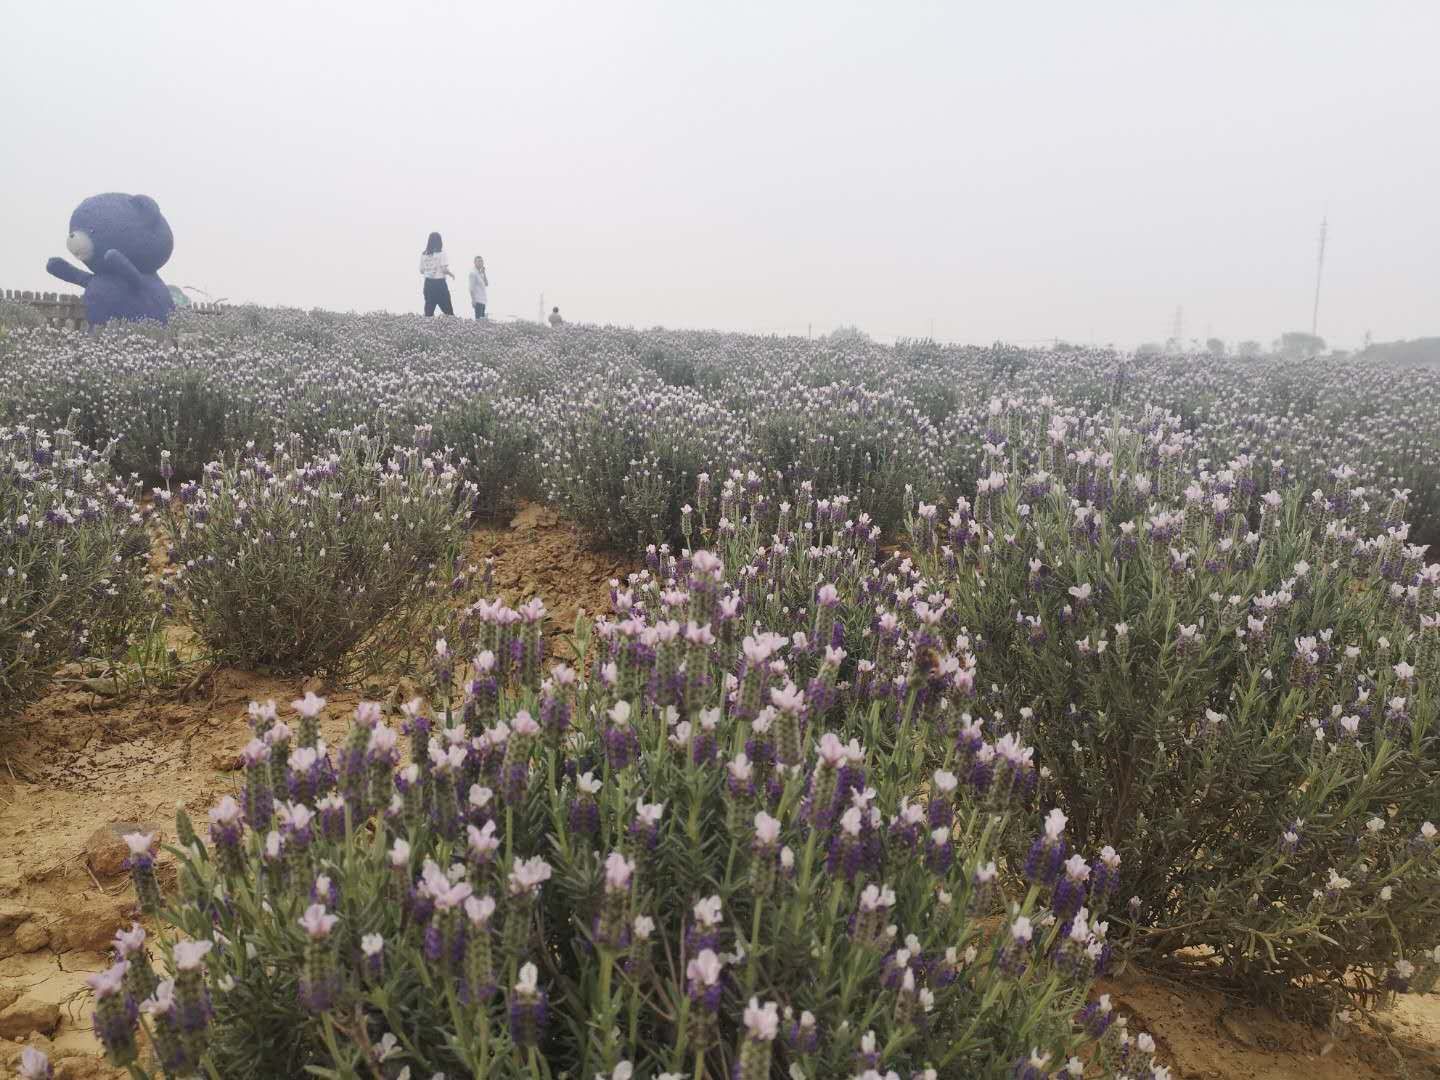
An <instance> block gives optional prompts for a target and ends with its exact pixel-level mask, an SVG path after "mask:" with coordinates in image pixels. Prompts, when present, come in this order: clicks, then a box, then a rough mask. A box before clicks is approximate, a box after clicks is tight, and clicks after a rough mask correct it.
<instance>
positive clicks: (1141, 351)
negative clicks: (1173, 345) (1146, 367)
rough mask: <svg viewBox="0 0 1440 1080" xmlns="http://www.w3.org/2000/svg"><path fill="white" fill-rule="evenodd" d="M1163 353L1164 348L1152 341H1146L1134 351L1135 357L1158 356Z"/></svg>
mask: <svg viewBox="0 0 1440 1080" xmlns="http://www.w3.org/2000/svg"><path fill="white" fill-rule="evenodd" d="M1164 351H1165V346H1163V345H1160V344H1159V343H1157V342H1154V341H1147V342H1145V344H1143V345H1141V346H1140V347H1139V348H1138V349H1136V350H1135V355H1136V356H1159V355H1160V354H1161V353H1163V352H1164Z"/></svg>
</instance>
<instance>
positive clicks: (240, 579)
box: [158, 430, 466, 677]
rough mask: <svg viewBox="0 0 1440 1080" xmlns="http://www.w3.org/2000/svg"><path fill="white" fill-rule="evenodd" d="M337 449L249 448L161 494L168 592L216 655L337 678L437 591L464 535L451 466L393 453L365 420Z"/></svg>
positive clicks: (384, 642) (384, 647)
mask: <svg viewBox="0 0 1440 1080" xmlns="http://www.w3.org/2000/svg"><path fill="white" fill-rule="evenodd" d="M335 446H336V448H335V450H334V451H333V452H331V453H330V454H329V455H328V457H324V458H319V459H316V460H313V461H309V462H303V461H302V460H301V459H300V457H299V454H298V452H295V451H292V450H289V449H281V450H279V451H277V454H276V455H275V456H274V457H273V458H269V459H267V458H265V457H263V456H260V455H257V454H255V453H254V452H253V447H252V448H251V451H250V453H249V454H248V455H247V456H245V457H241V458H238V459H236V460H234V461H233V462H231V463H230V464H229V465H228V466H222V465H219V464H212V465H210V466H207V468H206V470H205V476H204V478H203V479H202V480H201V481H200V482H198V483H194V482H187V483H184V484H181V485H179V487H178V488H177V489H176V490H175V491H173V492H172V491H171V490H169V489H168V488H167V489H166V490H165V491H163V492H160V493H158V495H159V500H160V503H161V505H162V507H163V508H164V509H165V511H166V512H165V513H162V514H161V515H160V519H161V521H162V522H163V523H164V524H165V526H166V529H167V534H168V537H169V542H170V561H171V564H172V566H173V567H174V573H173V574H172V575H171V576H170V577H168V578H167V579H166V581H165V588H166V592H167V595H168V596H169V597H170V598H172V599H173V601H174V604H173V606H174V607H175V609H176V611H177V613H178V614H179V616H180V617H181V618H182V619H183V620H184V621H185V622H186V623H188V624H189V625H190V626H191V627H192V628H193V629H194V631H195V633H196V634H197V636H198V637H199V639H200V640H201V641H202V642H203V643H204V644H205V646H206V647H207V648H208V649H209V650H210V651H211V653H212V654H213V655H214V657H215V658H216V659H219V660H221V661H224V662H226V663H232V664H238V665H243V666H251V667H255V666H259V667H265V668H268V669H272V670H275V671H282V672H321V673H326V674H330V675H336V676H342V677H343V676H346V675H349V674H352V673H354V672H355V671H357V670H360V669H361V668H365V667H367V666H369V665H372V664H373V663H374V662H376V658H377V657H378V656H380V655H383V654H385V653H387V652H388V651H390V650H391V649H392V648H394V647H396V645H397V643H402V644H403V643H404V642H406V641H407V640H409V639H410V635H411V634H412V633H413V632H414V630H415V628H416V627H417V626H424V625H427V623H428V620H429V618H430V617H431V615H430V613H429V612H428V610H427V603H426V602H427V601H428V600H430V599H437V598H441V597H443V595H444V592H445V589H446V587H447V586H448V585H449V583H450V581H451V575H452V573H453V563H454V560H455V558H456V556H457V553H458V551H459V548H460V545H461V543H462V542H463V539H464V523H465V511H464V510H463V509H462V508H460V507H459V506H458V505H457V504H460V503H464V502H465V501H466V500H464V499H457V489H458V488H459V487H460V485H461V482H460V480H459V478H458V475H457V473H456V472H455V470H454V468H453V467H452V466H450V465H449V464H446V463H444V462H443V461H441V460H438V459H436V458H433V457H429V456H426V454H425V453H424V452H423V451H421V450H419V449H415V448H411V449H408V450H406V449H402V450H397V451H396V453H395V455H394V456H393V457H390V458H388V459H387V458H385V456H384V453H383V448H382V444H381V441H380V440H379V439H377V438H375V437H373V436H370V435H367V434H366V433H365V432H364V431H363V430H356V431H351V432H347V433H337V435H336V443H335ZM162 469H163V466H162ZM360 646H364V647H363V648H357V647H360Z"/></svg>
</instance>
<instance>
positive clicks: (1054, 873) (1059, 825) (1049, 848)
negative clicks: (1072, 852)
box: [1024, 809, 1068, 885]
mask: <svg viewBox="0 0 1440 1080" xmlns="http://www.w3.org/2000/svg"><path fill="white" fill-rule="evenodd" d="M1065 822H1066V817H1065V815H1064V814H1063V813H1062V812H1061V811H1060V810H1059V809H1054V810H1051V811H1050V813H1049V814H1048V815H1047V816H1046V818H1045V831H1044V832H1043V833H1042V834H1041V835H1040V836H1039V837H1037V838H1036V840H1035V842H1034V843H1033V844H1031V845H1030V853H1029V854H1028V855H1027V856H1026V857H1025V870H1024V873H1025V880H1026V881H1030V882H1033V883H1034V884H1037V885H1053V884H1055V881H1056V879H1057V878H1058V877H1059V876H1060V871H1061V869H1062V868H1063V867H1064V865H1065V856H1066V853H1067V851H1068V848H1067V846H1066V843H1065V835H1064V834H1065Z"/></svg>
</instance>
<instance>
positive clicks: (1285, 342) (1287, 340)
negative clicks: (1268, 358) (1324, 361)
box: [1275, 330, 1325, 360]
mask: <svg viewBox="0 0 1440 1080" xmlns="http://www.w3.org/2000/svg"><path fill="white" fill-rule="evenodd" d="M1275 351H1276V352H1277V353H1279V354H1280V355H1281V356H1284V357H1287V358H1289V359H1291V360H1298V359H1300V358H1301V357H1305V356H1319V355H1320V354H1321V353H1323V352H1324V351H1325V339H1324V338H1322V337H1320V336H1318V335H1316V334H1307V333H1305V332H1304V331H1303V330H1290V331H1287V332H1286V333H1284V334H1281V335H1280V340H1279V341H1277V342H1275Z"/></svg>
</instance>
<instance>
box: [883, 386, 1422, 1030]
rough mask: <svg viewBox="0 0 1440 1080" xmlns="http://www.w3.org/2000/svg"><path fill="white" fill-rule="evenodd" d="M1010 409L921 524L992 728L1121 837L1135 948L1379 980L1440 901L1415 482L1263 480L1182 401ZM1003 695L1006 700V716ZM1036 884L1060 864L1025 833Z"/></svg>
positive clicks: (1342, 986) (1195, 962)
mask: <svg viewBox="0 0 1440 1080" xmlns="http://www.w3.org/2000/svg"><path fill="white" fill-rule="evenodd" d="M1040 423H1041V424H1042V425H1043V426H1042V428H1041V430H1043V431H1044V432H1045V435H1044V437H1043V438H1040V437H1037V436H1036V435H1035V434H1034V433H1033V432H1032V431H1029V430H1028V428H1027V424H1028V422H1027V421H1025V420H1023V419H1022V418H1021V417H1019V416H1017V415H1009V414H1007V413H1004V412H1002V413H1000V414H998V415H997V416H996V417H995V418H994V421H993V425H992V427H993V429H994V430H993V432H992V437H993V441H992V442H987V448H986V459H987V463H988V469H987V470H986V472H985V476H984V479H982V480H981V481H980V482H979V483H978V484H977V487H976V491H975V494H974V498H973V500H972V499H962V500H959V501H958V502H957V503H956V505H955V506H954V507H953V509H949V510H941V509H940V508H938V507H936V506H934V505H925V504H919V505H917V506H916V508H915V511H914V514H913V517H912V521H911V529H910V535H911V543H912V546H913V548H914V550H915V551H916V553H917V555H918V556H919V562H920V566H921V568H922V569H923V570H924V572H925V573H926V576H927V577H928V578H929V579H930V581H931V582H933V583H934V585H935V586H936V587H937V588H938V589H939V590H940V591H941V592H943V597H944V600H943V605H942V606H943V607H944V615H943V617H942V618H941V620H940V623H939V626H940V628H941V629H942V631H943V632H944V633H945V634H946V635H947V636H949V635H957V634H958V635H963V636H964V637H965V639H966V640H967V641H969V642H970V643H971V644H972V645H973V647H974V648H975V650H976V653H977V656H978V657H979V661H980V664H981V667H982V668H983V670H984V671H985V678H984V679H982V680H980V692H979V701H978V702H977V711H976V716H977V719H976V725H977V727H978V725H979V724H980V723H981V722H983V723H984V724H985V730H987V731H991V732H994V733H996V734H1001V733H1006V732H1010V733H1013V734H1014V735H1015V736H1017V737H1019V738H1020V739H1022V740H1024V741H1025V742H1026V743H1030V744H1033V746H1034V747H1035V751H1036V756H1037V759H1038V760H1039V761H1040V762H1042V763H1043V764H1044V766H1045V767H1046V775H1045V778H1044V779H1043V780H1042V782H1041V785H1040V790H1041V799H1042V801H1044V802H1053V803H1054V804H1055V805H1057V806H1058V807H1060V808H1061V809H1062V810H1063V811H1064V813H1065V814H1066V816H1067V819H1068V822H1069V832H1070V834H1071V835H1072V836H1073V837H1074V838H1075V839H1076V840H1078V841H1079V842H1082V843H1084V844H1086V845H1099V844H1102V843H1103V844H1108V845H1112V846H1111V847H1108V848H1106V849H1105V850H1106V851H1107V852H1109V853H1110V855H1113V856H1114V857H1115V858H1116V859H1118V860H1119V861H1118V862H1117V863H1116V864H1115V866H1113V867H1112V866H1110V865H1109V863H1108V861H1107V860H1108V859H1109V858H1110V855H1106V856H1105V857H1103V858H1102V861H1101V863H1100V864H1098V865H1096V866H1094V867H1092V868H1091V870H1090V873H1091V876H1092V877H1093V876H1095V875H1096V874H1100V875H1103V876H1104V877H1105V878H1106V880H1107V881H1109V880H1112V879H1114V884H1115V887H1116V888H1118V889H1119V891H1120V893H1121V894H1122V895H1123V896H1124V897H1126V898H1127V900H1126V905H1125V908H1124V912H1123V915H1122V917H1121V919H1120V922H1121V924H1122V925H1123V926H1124V929H1125V932H1126V935H1127V938H1128V940H1129V942H1130V944H1131V945H1132V946H1133V947H1134V949H1135V950H1136V952H1137V954H1138V955H1140V956H1142V957H1144V958H1145V959H1147V960H1148V961H1150V962H1152V963H1164V964H1166V965H1168V966H1171V967H1174V968H1179V969H1182V970H1184V971H1185V972H1187V974H1189V975H1192V976H1194V975H1201V976H1208V977H1211V978H1216V979H1220V980H1223V981H1224V982H1225V983H1227V984H1228V985H1230V986H1231V987H1232V988H1234V989H1236V990H1239V991H1241V992H1244V993H1246V994H1248V995H1251V996H1254V997H1259V998H1263V999H1269V1000H1278V1001H1284V1002H1285V1003H1286V1004H1288V1005H1290V1006H1291V1007H1297V1008H1298V1007H1305V1008H1315V1009H1325V1008H1330V1007H1334V1006H1336V1005H1337V1004H1345V1003H1350V1002H1359V1003H1361V1004H1373V1003H1374V1001H1375V1000H1376V999H1377V997H1379V996H1380V995H1381V994H1383V993H1384V992H1385V991H1386V989H1387V988H1389V987H1390V986H1391V984H1392V983H1393V982H1394V981H1395V980H1394V972H1395V969H1396V965H1408V964H1412V963H1413V962H1414V958H1415V957H1416V955H1417V954H1419V953H1420V952H1422V951H1425V950H1429V949H1430V948H1432V947H1433V946H1434V945H1435V926H1436V917H1437V915H1440V889H1437V883H1440V850H1437V838H1436V829H1435V826H1434V824H1432V822H1435V821H1440V786H1437V770H1440V754H1437V742H1436V711H1437V700H1436V697H1435V695H1434V690H1433V686H1434V678H1435V674H1436V672H1437V670H1440V596H1437V592H1436V585H1437V583H1440V565H1433V564H1432V565H1428V566H1427V565H1426V564H1425V562H1424V555H1425V549H1424V548H1423V547H1417V546H1415V545H1412V544H1410V543H1409V542H1408V540H1407V530H1408V527H1407V526H1406V524H1405V523H1404V520H1403V518H1404V513H1405V497H1404V494H1403V493H1401V492H1395V493H1393V494H1391V495H1389V496H1384V497H1378V496H1376V495H1373V494H1372V493H1370V492H1368V491H1365V490H1364V489H1360V488H1357V487H1356V486H1355V485H1354V482H1353V479H1351V476H1350V474H1349V473H1348V472H1346V471H1345V470H1340V469H1337V470H1336V471H1335V472H1334V473H1332V475H1331V476H1330V477H1329V478H1328V480H1327V482H1326V483H1325V484H1324V486H1323V487H1321V488H1316V489H1314V490H1313V491H1310V490H1307V489H1302V488H1301V487H1299V485H1297V484H1295V483H1290V484H1282V485H1281V486H1280V487H1279V488H1275V489H1267V488H1266V487H1265V486H1263V485H1262V484H1261V483H1259V482H1257V474H1259V472H1260V469H1259V467H1258V463H1257V462H1256V461H1255V460H1254V459H1253V458H1250V457H1249V456H1247V455H1240V456H1237V457H1235V458H1233V459H1231V460H1228V461H1225V462H1223V463H1213V464H1212V463H1208V462H1206V461H1204V460H1203V459H1199V458H1197V457H1196V455H1195V451H1194V448H1193V439H1192V437H1190V436H1187V435H1186V434H1185V433H1184V432H1183V431H1181V430H1179V429H1178V427H1177V426H1176V425H1175V423H1174V422H1173V418H1170V417H1166V416H1164V415H1163V414H1158V413H1157V414H1152V416H1151V417H1150V418H1149V420H1148V421H1147V423H1145V424H1144V425H1142V426H1140V427H1137V428H1131V427H1128V426H1126V425H1124V424H1123V423H1122V424H1119V425H1107V424H1106V423H1105V422H1104V421H1103V420H1099V419H1095V418H1090V417H1087V416H1085V415H1083V414H1076V413H1067V412H1065V411H1051V410H1048V409H1047V410H1045V412H1044V414H1042V416H1041V417H1040ZM981 718H983V721H982V719H981ZM1008 855H1009V865H1010V866H1011V867H1013V868H1014V869H1016V870H1017V871H1019V872H1021V873H1022V874H1023V876H1024V877H1025V878H1026V879H1027V880H1032V881H1033V880H1037V875H1039V876H1040V877H1044V876H1045V875H1052V876H1053V875H1054V874H1056V873H1059V872H1060V867H1059V864H1057V863H1054V862H1053V861H1050V862H1047V861H1045V859H1044V857H1039V862H1038V863H1037V852H1036V851H1035V850H1034V849H1029V850H1027V849H1026V848H1025V847H1024V846H1023V844H1022V845H1019V846H1012V847H1010V848H1009V849H1008Z"/></svg>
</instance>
